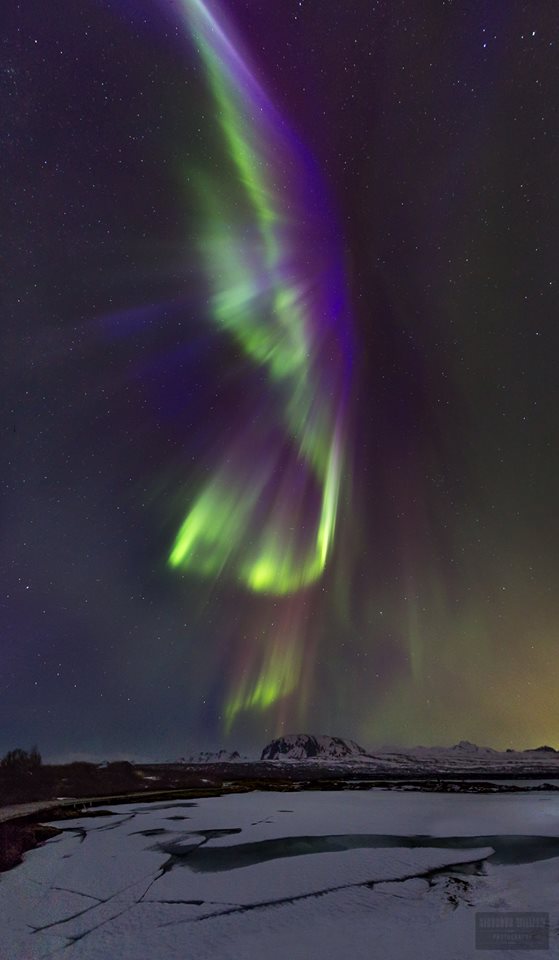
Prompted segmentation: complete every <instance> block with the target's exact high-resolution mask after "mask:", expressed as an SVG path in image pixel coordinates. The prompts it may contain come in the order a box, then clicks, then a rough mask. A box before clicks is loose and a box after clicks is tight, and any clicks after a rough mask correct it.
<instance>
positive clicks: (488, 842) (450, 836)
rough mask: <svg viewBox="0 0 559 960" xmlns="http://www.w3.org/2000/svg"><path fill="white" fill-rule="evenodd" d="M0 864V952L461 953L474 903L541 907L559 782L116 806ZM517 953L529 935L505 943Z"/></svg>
mask: <svg viewBox="0 0 559 960" xmlns="http://www.w3.org/2000/svg"><path fill="white" fill-rule="evenodd" d="M58 825H59V826H60V827H62V828H63V829H64V831H65V832H64V833H63V834H62V835H61V836H58V837H56V838H54V839H53V840H51V841H49V842H48V843H47V844H46V845H45V846H44V847H41V848H39V849H37V850H34V851H32V852H30V853H28V854H27V856H26V859H25V862H24V863H23V864H22V865H21V866H19V867H17V868H16V869H15V870H12V871H10V872H8V873H5V874H2V875H1V876H0V957H2V958H4V957H5V958H9V960H35V958H40V957H47V956H54V957H58V956H60V957H64V958H68V960H113V958H115V960H116V958H118V960H154V958H156V960H253V958H254V960H261V958H262V957H264V958H265V960H286V958H289V960H303V958H305V960H307V958H309V960H315V958H316V960H330V958H332V960H333V958H336V960H348V958H349V960H361V958H363V960H365V958H366V960H376V958H382V960H392V958H394V960H408V958H409V960H411V958H413V960H423V958H425V960H439V958H440V960H443V958H444V960H464V958H474V957H477V958H478V960H479V957H480V956H489V957H490V956H502V952H501V951H499V952H497V953H495V952H493V951H490V952H485V951H483V952H481V953H480V952H478V951H477V950H476V949H475V943H474V935H475V917H476V912H477V911H509V910H522V911H526V910H536V911H548V912H549V913H550V920H551V935H550V951H549V954H546V952H545V951H544V952H542V953H540V954H538V953H536V954H535V955H536V956H538V955H540V956H545V955H549V956H557V955H558V953H559V897H558V891H559V797H558V796H557V794H554V793H547V792H542V793H539V794H523V793H521V794H512V795H463V796H461V795H452V794H451V795H446V794H422V793H417V794H406V793H393V792H389V791H383V790H378V791H364V792H361V791H358V792H353V791H335V792H320V791H306V792H296V793H283V792H254V793H246V794H240V795H226V796H223V797H211V798H205V799H201V800H198V801H196V802H193V801H190V802H189V801H176V802H173V803H155V804H138V803H137V804H131V805H128V806H118V807H114V808H112V815H111V816H110V817H95V818H83V819H80V820H72V821H63V822H61V823H60V824H58ZM514 956H515V958H519V960H520V958H523V957H528V956H529V957H532V958H533V957H534V951H533V950H529V951H525V950H515V951H514Z"/></svg>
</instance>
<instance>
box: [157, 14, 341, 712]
mask: <svg viewBox="0 0 559 960" xmlns="http://www.w3.org/2000/svg"><path fill="white" fill-rule="evenodd" d="M183 8H184V14H185V18H186V24H187V28H188V32H189V35H190V36H191V37H192V39H193V41H194V44H195V46H196V50H197V52H198V54H199V57H200V59H201V63H202V66H203V71H204V76H205V79H206V82H207V84H208V87H209V90H210V91H211V95H212V99H213V102H214V105H215V120H216V124H217V125H218V126H219V129H220V130H221V134H222V140H223V144H224V147H225V149H226V151H227V158H226V161H225V164H224V169H223V171H221V172H220V176H219V177H216V176H215V175H212V176H211V177H210V175H209V174H208V172H207V171H204V172H203V173H197V172H196V171H192V170H189V171H188V175H189V180H190V181H191V182H192V181H193V182H194V183H195V184H196V189H197V195H198V199H199V201H200V203H201V209H202V218H201V219H202V224H201V228H200V231H199V236H201V239H200V240H199V244H198V246H199V254H200V258H201V261H202V265H203V270H204V275H205V277H206V280H207V283H208V287H209V319H210V321H211V324H212V325H213V327H214V329H215V330H216V331H218V332H219V333H221V334H222V335H224V336H228V337H229V338H231V339H232V341H233V342H234V343H235V344H236V345H237V347H238V348H240V350H241V351H242V355H244V356H245V358H246V359H247V361H249V362H250V364H251V365H252V367H253V368H254V369H259V370H260V371H261V375H262V376H263V379H264V383H265V386H266V397H265V400H264V402H263V405H262V410H261V411H260V412H259V416H258V417H256V418H255V424H254V425H248V426H247V425H243V426H242V427H241V429H240V430H239V431H238V437H237V438H235V439H233V441H231V443H230V445H229V447H228V449H227V451H226V454H225V455H223V457H222V460H221V462H219V463H218V464H216V466H215V467H214V471H213V474H212V475H211V476H210V478H209V480H208V481H207V483H206V484H205V485H204V486H203V487H202V489H201V490H199V492H198V494H197V496H196V497H195V499H194V501H193V502H192V503H191V505H190V506H189V509H188V511H187V512H186V515H185V517H184V519H183V522H182V524H181V525H180V528H179V530H178V533H177V535H176V538H175V541H174V543H173V546H172V549H171V551H170V554H169V557H168V563H169V565H170V566H171V567H172V568H179V569H182V570H184V571H188V572H192V573H194V574H198V575H201V576H203V577H205V578H216V577H218V576H221V575H223V576H226V577H227V578H229V579H230V580H232V581H234V582H236V583H238V584H240V585H242V586H243V587H244V588H245V589H248V590H249V591H253V592H255V593H260V594H268V595H271V596H276V597H285V598H286V602H289V599H288V598H289V597H290V596H292V595H294V594H296V593H297V592H298V591H301V590H302V589H304V588H308V587H309V586H310V585H312V584H313V583H315V582H316V581H318V580H319V579H320V577H321V575H322V574H323V572H324V570H325V567H326V565H327V562H328V560H329V558H330V556H331V554H332V549H333V544H334V536H335V531H336V523H337V518H338V508H339V502H340V490H341V483H342V474H343V469H344V463H345V447H346V435H347V400H348V393H349V383H350V369H351V347H350V335H349V324H348V316H347V309H346V306H345V295H344V282H343V275H342V270H341V267H340V263H341V260H342V258H341V256H340V253H339V251H338V249H337V243H336V242H335V240H333V239H332V237H333V234H334V231H335V225H334V224H333V223H332V222H331V214H330V213H329V211H328V209H327V206H326V204H325V201H324V197H323V194H322V190H321V187H320V178H318V177H317V174H316V171H315V169H314V166H313V165H312V162H311V161H310V159H309V157H308V156H307V154H306V152H305V151H304V149H303V148H302V146H301V145H300V144H299V143H298V141H297V140H296V138H295V137H294V136H293V135H292V134H291V133H290V132H289V130H288V129H287V127H286V125H285V123H284V121H283V119H282V118H281V117H280V116H279V114H278V113H277V111H276V110H275V108H274V107H273V105H272V104H271V102H270V101H269V99H268V98H267V96H266V95H265V94H264V92H263V90H262V88H261V87H260V85H259V84H258V83H257V82H256V80H255V77H254V75H253V73H252V72H251V71H250V70H249V68H248V66H247V63H246V60H245V59H243V58H242V57H241V54H240V53H239V50H238V44H237V45H234V44H233V42H232V40H231V39H230V31H229V30H228V31H227V32H226V30H225V28H224V26H223V25H222V22H221V20H220V22H218V20H217V18H216V16H215V15H214V14H213V13H211V12H210V9H209V7H208V6H207V5H205V4H204V3H202V2H200V0H183ZM299 642H300V640H298V641H297V643H299ZM252 659H256V660H258V664H259V665H258V668H257V675H256V676H255V677H254V678H253V679H252V680H251V679H247V672H246V670H245V672H244V674H243V678H242V681H239V683H238V684H237V687H236V689H235V691H234V692H233V694H232V696H231V698H230V700H229V701H228V703H227V705H226V709H225V715H226V722H227V724H228V725H229V726H230V725H231V723H232V722H233V721H234V719H235V717H236V715H237V714H238V713H239V712H240V711H242V710H246V709H252V708H260V709H266V708H267V707H268V706H270V705H271V704H272V703H274V702H275V701H277V700H278V699H280V698H281V697H285V696H286V695H287V694H288V693H290V692H292V691H293V690H294V689H295V688H296V686H297V680H298V677H299V674H300V670H301V652H300V651H297V650H296V649H295V647H294V645H293V642H292V641H290V640H289V639H288V638H284V639H280V640H278V641H277V642H276V644H275V645H273V647H272V649H270V650H268V651H267V652H263V651H262V650H260V651H259V653H258V656H257V657H256V658H252ZM253 672H254V670H249V673H250V674H252V673H253Z"/></svg>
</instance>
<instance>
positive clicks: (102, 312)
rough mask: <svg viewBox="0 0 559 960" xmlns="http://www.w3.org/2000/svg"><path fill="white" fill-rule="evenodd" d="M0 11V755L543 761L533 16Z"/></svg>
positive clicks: (552, 23)
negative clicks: (474, 750)
mask: <svg viewBox="0 0 559 960" xmlns="http://www.w3.org/2000/svg"><path fill="white" fill-rule="evenodd" d="M6 17H7V21H8V23H7V28H6V27H5V29H4V30H3V31H2V33H3V40H2V55H1V58H0V71H1V74H0V75H1V84H2V103H3V109H2V118H1V119H0V147H1V153H0V156H1V160H0V163H1V164H2V167H3V177H2V182H3V184H4V191H3V194H4V198H3V199H4V205H3V210H2V224H3V230H2V234H3V239H2V246H3V253H4V256H3V264H4V269H3V271H2V272H3V274H4V277H5V279H6V283H5V287H4V292H3V295H2V302H3V311H2V314H3V317H4V318H5V319H4V322H3V325H2V329H3V334H4V336H3V346H2V357H3V360H4V361H5V371H6V372H5V376H6V381H5V382H6V383H7V391H6V390H4V391H3V395H4V398H5V402H4V403H3V417H2V424H3V431H4V440H3V444H2V455H3V470H2V480H3V493H4V508H3V513H2V516H3V524H2V539H1V569H2V608H1V609H2V617H1V619H2V643H1V648H0V664H1V666H0V689H1V699H0V752H5V751H6V750H8V749H10V748H12V747H15V746H17V745H21V746H24V747H27V746H29V745H31V744H33V743H37V744H38V745H39V748H40V749H41V750H42V752H43V755H44V756H46V757H47V758H52V759H54V758H70V757H78V756H85V757H89V756H92V757H99V758H103V757H114V756H131V757H139V758H148V757H158V758H161V759H165V758H173V757H177V756H181V755H185V754H186V755H188V754H191V753H195V752H196V751H197V750H201V749H205V748H208V747H210V748H211V747H217V746H224V745H230V746H231V748H233V747H236V748H239V749H242V750H246V751H255V750H257V749H258V748H261V747H262V746H264V744H265V743H266V742H267V741H268V740H269V739H271V738H272V737H273V736H275V735H277V734H279V733H282V732H285V733H290V732H310V733H329V734H335V735H339V736H350V737H353V738H355V739H357V740H358V741H360V742H361V743H363V744H364V745H365V746H367V747H369V746H373V745H375V744H412V745H413V744H417V743H424V744H436V743H441V744H445V743H453V742H456V741H457V740H460V739H470V740H473V741H475V742H477V743H482V744H488V745H491V746H496V747H502V748H504V747H509V746H513V747H516V748H520V747H526V746H537V745H538V744H541V743H550V744H551V745H553V746H556V747H557V746H559V695H558V689H559V683H558V681H559V657H558V654H557V640H558V639H559V638H558V628H557V624H558V622H559V591H558V590H557V572H558V570H559V524H558V511H557V480H558V477H559V463H558V443H557V431H556V417H557V409H558V402H559V377H558V375H557V350H558V346H559V344H558V341H557V333H556V322H557V294H558V286H559V274H558V270H557V225H558V218H559V188H558V180H557V172H558V170H559V129H558V90H559V29H558V26H559V21H558V19H557V10H556V5H555V3H553V2H545V0H541V2H537V3H535V2H519V0H506V2H505V0H491V2H482V0H478V2H473V3H466V2H461V0H427V2H426V0H390V2H388V0H379V2H374V0H347V2H343V3H342V2H340V0H298V2H297V0H281V2H278V0H222V3H221V4H220V5H217V4H215V5H214V4H212V5H211V8H210V7H208V8H205V7H204V6H203V5H202V4H201V2H200V0H57V3H56V4H45V3H44V2H41V3H39V2H38V0H27V2H25V3H23V2H21V3H19V2H15V0H13V2H11V3H9V4H8V6H7V9H6V10H5V11H4V18H5V20H6Z"/></svg>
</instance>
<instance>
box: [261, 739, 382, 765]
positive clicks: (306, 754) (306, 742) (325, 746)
mask: <svg viewBox="0 0 559 960" xmlns="http://www.w3.org/2000/svg"><path fill="white" fill-rule="evenodd" d="M365 755H366V752H365V750H364V749H363V747H360V746H359V744H358V743H355V740H344V739H342V737H325V736H321V737H315V736H312V735H311V734H309V733H296V734H290V735H289V736H286V737H278V739H277V740H272V742H271V743H269V744H268V745H267V746H266V747H264V749H263V751H262V757H261V759H262V760H310V759H313V760H333V759H334V760H336V759H343V758H346V757H347V758H351V757H363V756H365Z"/></svg>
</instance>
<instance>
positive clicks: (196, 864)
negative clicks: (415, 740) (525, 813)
mask: <svg viewBox="0 0 559 960" xmlns="http://www.w3.org/2000/svg"><path fill="white" fill-rule="evenodd" d="M230 833H240V830H238V829H237V830H213V831H212V830H207V831H197V833H196V834H194V833H192V834H188V835H186V836H189V837H193V836H203V837H205V838H206V840H209V839H212V838H213V837H216V836H224V835H227V834H230ZM186 836H185V838H184V839H186ZM184 839H183V841H182V844H181V842H175V843H169V842H167V843H160V844H158V845H157V847H155V848H152V849H158V850H161V852H162V853H167V854H170V855H171V856H173V857H176V858H179V859H181V853H182V854H183V858H182V862H183V865H184V866H185V867H189V868H190V869H191V870H194V871H196V872H199V873H216V872H219V871H222V870H236V869H237V868H239V867H251V866H254V865H256V864H258V863H266V861H268V860H281V859H284V858H286V857H300V856H303V855H308V854H314V853H338V852H340V851H344V850H362V849H382V848H387V847H400V848H403V849H411V850H415V849H417V848H420V847H430V848H436V849H439V850H448V849H450V850H474V849H479V848H480V847H493V849H494V851H495V852H494V853H493V854H491V855H490V856H489V857H487V858H485V859H486V862H488V863H494V864H508V865H510V864H520V863H534V862H535V861H537V860H547V859H549V858H551V857H559V837H534V836H480V837H430V836H409V837H401V836H386V835H384V834H337V835H327V836H319V837H282V838H280V839H277V840H262V841H259V842H257V843H241V844H238V845H235V846H230V847H212V846H210V845H207V843H205V842H204V843H202V844H201V845H198V846H195V847H193V846H189V847H186V846H185V845H184ZM185 854H187V855H186V856H185Z"/></svg>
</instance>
